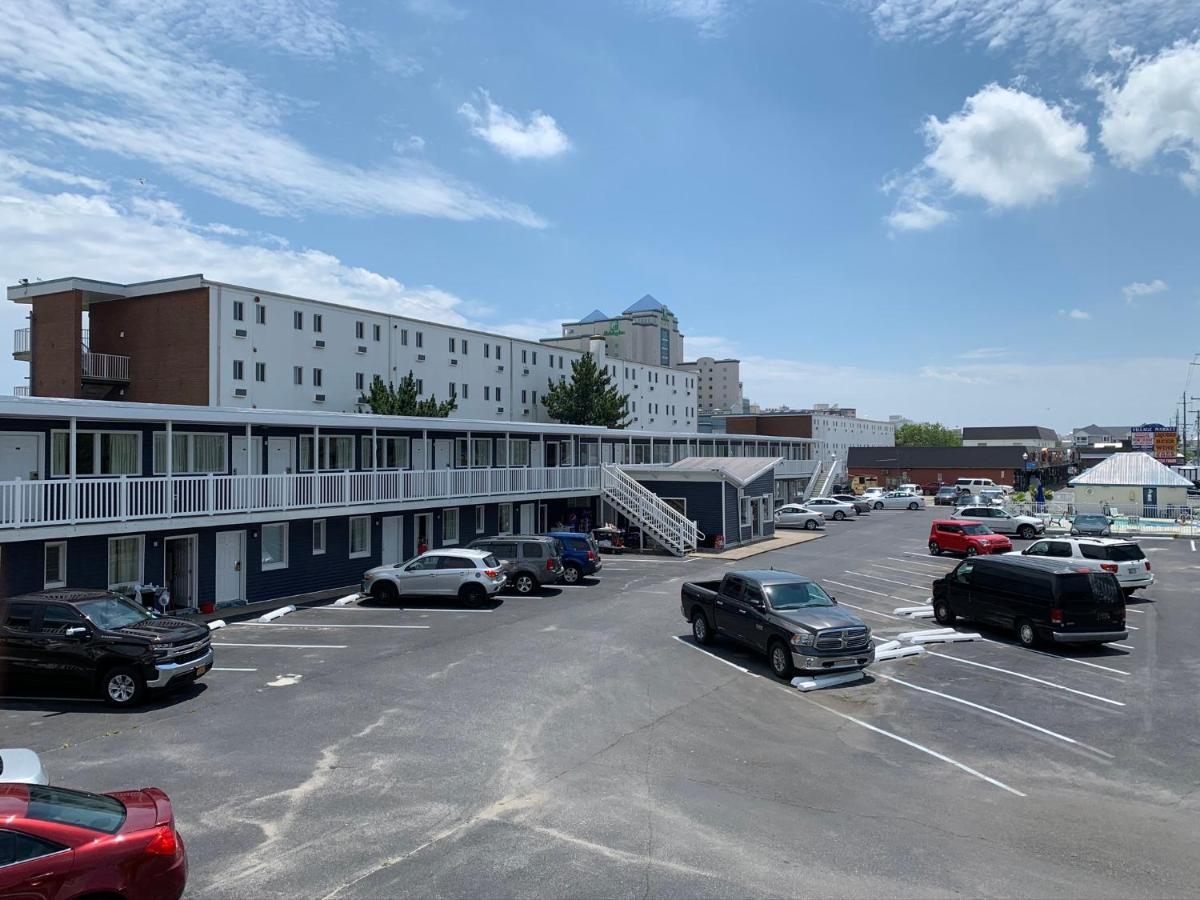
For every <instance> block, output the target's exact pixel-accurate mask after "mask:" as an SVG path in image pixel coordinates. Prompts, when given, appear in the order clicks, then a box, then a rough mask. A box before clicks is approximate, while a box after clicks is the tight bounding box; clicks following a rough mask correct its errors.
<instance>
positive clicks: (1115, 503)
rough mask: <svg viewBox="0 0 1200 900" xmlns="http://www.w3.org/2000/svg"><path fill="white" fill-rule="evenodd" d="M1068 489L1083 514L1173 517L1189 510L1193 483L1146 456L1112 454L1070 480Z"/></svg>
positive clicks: (1137, 453) (1145, 454)
mask: <svg viewBox="0 0 1200 900" xmlns="http://www.w3.org/2000/svg"><path fill="white" fill-rule="evenodd" d="M1071 487H1073V488H1074V489H1075V505H1076V507H1077V509H1079V510H1080V511H1083V512H1097V511H1101V510H1103V511H1107V512H1113V511H1114V510H1115V511H1116V512H1118V513H1125V514H1126V515H1143V516H1151V517H1157V516H1172V517H1173V516H1174V515H1176V514H1177V511H1178V510H1180V509H1183V508H1186V507H1187V506H1188V489H1189V488H1191V487H1192V482H1191V481H1189V480H1188V479H1187V478H1184V477H1183V476H1182V475H1180V474H1178V473H1176V472H1173V471H1171V469H1169V468H1168V467H1167V466H1164V465H1163V464H1162V463H1160V462H1159V461H1158V460H1156V459H1155V458H1154V457H1152V456H1150V455H1149V454H1148V453H1140V452H1133V453H1114V454H1113V455H1112V456H1110V457H1109V458H1108V459H1106V460H1104V461H1103V462H1101V463H1099V464H1097V465H1096V466H1094V467H1093V468H1091V469H1088V470H1087V471H1086V472H1084V473H1083V474H1082V475H1079V476H1077V477H1075V478H1072V479H1071ZM1114 514H1115V513H1114Z"/></svg>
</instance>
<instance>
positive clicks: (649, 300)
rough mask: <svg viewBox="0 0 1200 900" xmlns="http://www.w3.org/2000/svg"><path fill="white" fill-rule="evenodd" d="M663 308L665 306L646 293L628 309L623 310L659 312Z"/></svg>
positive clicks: (630, 311)
mask: <svg viewBox="0 0 1200 900" xmlns="http://www.w3.org/2000/svg"><path fill="white" fill-rule="evenodd" d="M663 309H665V307H664V306H663V305H662V304H661V303H659V302H658V301H657V300H655V299H654V298H653V297H651V296H650V295H649V294H647V295H646V296H645V297H643V298H642V299H641V300H639V301H638V302H637V303H635V304H633V306H631V307H629V309H627V310H625V312H627V313H635V312H661V311H662V310H663Z"/></svg>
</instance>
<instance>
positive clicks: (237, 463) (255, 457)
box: [233, 435, 262, 475]
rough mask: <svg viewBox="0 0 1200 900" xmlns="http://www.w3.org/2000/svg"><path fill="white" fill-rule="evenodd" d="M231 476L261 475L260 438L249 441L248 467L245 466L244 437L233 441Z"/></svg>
mask: <svg viewBox="0 0 1200 900" xmlns="http://www.w3.org/2000/svg"><path fill="white" fill-rule="evenodd" d="M233 474H234V475H261V474H262V438H260V437H256V438H251V439H250V465H249V467H247V465H246V436H245V435H242V436H241V437H235V438H234V439H233Z"/></svg>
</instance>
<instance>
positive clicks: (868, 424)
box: [713, 408, 896, 470]
mask: <svg viewBox="0 0 1200 900" xmlns="http://www.w3.org/2000/svg"><path fill="white" fill-rule="evenodd" d="M713 419H714V428H713V430H714V431H717V430H721V431H723V432H724V433H726V434H759V435H770V436H773V437H795V438H807V439H811V440H813V441H815V442H817V443H818V444H820V445H821V446H822V448H823V449H824V452H825V455H824V457H823V458H824V459H825V460H826V461H828V460H829V459H830V458H836V459H837V462H838V465H839V467H841V468H842V469H843V470H844V468H845V465H846V462H847V453H848V452H849V450H850V448H851V447H894V446H895V444H896V426H895V425H893V424H892V423H891V422H880V421H877V420H875V419H859V418H857V417H855V416H849V415H845V414H844V412H843V411H842V410H837V411H833V410H817V409H815V408H814V409H812V410H808V411H796V412H792V411H788V412H778V413H760V414H758V415H750V416H724V417H719V416H714V417H713ZM717 421H723V427H721V426H718V425H716V422H717Z"/></svg>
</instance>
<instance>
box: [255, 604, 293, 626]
mask: <svg viewBox="0 0 1200 900" xmlns="http://www.w3.org/2000/svg"><path fill="white" fill-rule="evenodd" d="M295 611H296V607H294V606H291V605H288V606H281V607H279V609H273V610H271V611H270V612H266V613H263V614H262V615H261V616H259V617H258V621H260V622H272V621H274V620H275V619H278V618H280V617H281V616H286V615H287V614H288V613H294V612H295Z"/></svg>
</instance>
